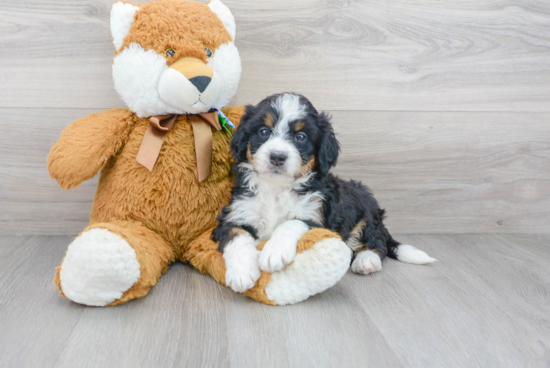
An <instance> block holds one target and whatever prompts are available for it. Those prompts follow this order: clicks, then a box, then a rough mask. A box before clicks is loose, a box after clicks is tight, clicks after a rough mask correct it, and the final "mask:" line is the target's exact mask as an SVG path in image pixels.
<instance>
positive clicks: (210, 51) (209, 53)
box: [204, 47, 214, 58]
mask: <svg viewBox="0 0 550 368" xmlns="http://www.w3.org/2000/svg"><path fill="white" fill-rule="evenodd" d="M204 51H205V52H206V55H207V56H208V57H209V58H211V57H212V55H214V53H213V52H212V50H211V49H209V48H208V47H205V48H204Z"/></svg>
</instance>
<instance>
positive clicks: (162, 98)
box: [113, 43, 241, 117]
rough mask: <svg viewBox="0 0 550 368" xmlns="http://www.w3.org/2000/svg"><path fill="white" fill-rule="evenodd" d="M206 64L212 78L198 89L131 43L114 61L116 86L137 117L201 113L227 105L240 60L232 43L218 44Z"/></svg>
mask: <svg viewBox="0 0 550 368" xmlns="http://www.w3.org/2000/svg"><path fill="white" fill-rule="evenodd" d="M207 65H208V66H209V67H211V68H212V69H213V70H214V77H213V78H212V81H211V82H210V84H209V85H208V87H207V88H206V89H205V90H204V92H202V93H201V92H199V90H198V89H197V88H196V87H195V86H194V85H193V84H191V82H189V80H187V78H185V77H184V76H183V74H181V73H179V72H177V71H176V70H174V69H171V68H169V67H168V65H166V59H165V58H164V57H163V56H162V55H159V54H157V53H156V52H155V51H153V50H147V51H146V50H144V49H143V47H141V45H139V44H137V43H132V44H130V46H129V47H127V48H125V49H124V50H123V51H122V52H121V53H120V54H118V55H117V56H116V57H115V59H114V62H113V81H114V83H115V89H116V91H117V92H118V94H119V95H120V97H121V98H122V99H123V100H124V102H125V103H126V105H127V106H128V107H129V108H130V110H132V111H133V112H134V113H136V115H137V116H139V117H149V116H153V115H166V114H185V113H192V114H196V113H201V112H206V111H208V110H210V109H211V108H222V107H224V106H226V105H227V104H228V103H229V101H230V100H231V98H232V97H233V95H234V94H235V92H236V90H237V87H238V85H239V79H240V76H241V61H240V58H239V52H238V51H237V48H236V47H235V45H234V44H233V43H227V44H224V45H222V46H220V47H219V48H218V49H217V50H216V51H215V53H214V55H213V57H212V58H210V59H209V60H208V62H207Z"/></svg>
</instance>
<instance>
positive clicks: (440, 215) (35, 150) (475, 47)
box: [0, 0, 550, 234]
mask: <svg viewBox="0 0 550 368" xmlns="http://www.w3.org/2000/svg"><path fill="white" fill-rule="evenodd" d="M112 3H113V0H94V1H92V0H55V1H53V0H51V1H38V0H19V1H17V0H3V1H2V2H1V3H0V121H2V125H1V126H0V234H21V233H25V234H76V233H78V232H79V231H80V230H81V229H82V228H83V227H84V226H85V224H86V222H87V218H88V214H89V211H90V208H91V201H92V199H93V195H94V190H95V184H96V181H95V180H92V181H90V182H87V183H84V184H83V185H82V187H81V188H79V189H78V190H72V191H62V190H61V189H59V188H58V187H57V184H56V183H55V182H52V181H50V180H49V177H48V174H47V171H46V164H45V160H46V156H47V153H48V151H49V148H50V147H51V142H54V141H56V140H57V138H58V137H59V134H60V132H61V130H62V129H63V128H64V127H65V126H67V125H68V124H69V123H70V122H71V121H72V120H74V119H76V118H78V117H82V116H84V115H86V114H89V113H91V112H95V111H100V110H103V109H106V108H110V107H122V106H123V103H122V102H121V101H120V99H119V98H118V96H117V95H116V93H115V91H114V88H113V85H112V81H111V75H110V73H111V71H110V69H111V59H112V55H113V47H112V44H111V38H110V31H109V10H110V7H111V5H112ZM225 3H226V4H227V5H228V6H229V7H230V8H231V9H232V11H233V13H234V15H235V17H236V19H237V27H238V29H237V40H236V41H237V46H238V47H239V49H240V51H241V57H242V60H243V77H242V81H241V84H240V87H239V91H238V94H237V95H236V96H235V98H234V100H233V103H235V104H246V103H256V102H258V101H259V100H260V99H261V98H263V97H265V96H267V95H269V94H271V93H276V92H282V91H295V92H299V93H303V94H305V95H306V96H307V97H309V98H310V99H311V100H312V101H313V103H314V104H315V105H316V106H317V107H318V109H320V110H327V111H329V112H331V113H332V114H333V116H334V123H335V129H336V131H337V133H338V134H339V138H340V141H341V143H342V147H343V153H342V156H341V160H340V162H339V165H338V167H337V169H336V172H337V173H338V174H341V175H343V176H345V177H353V178H356V179H360V180H363V181H364V182H365V183H366V184H368V185H369V186H370V187H371V188H372V189H373V191H374V193H375V194H376V196H377V197H378V199H379V201H380V202H381V204H382V205H383V206H384V207H386V209H387V210H388V213H389V218H388V222H387V223H388V227H389V228H390V230H392V231H395V232H401V233H445V232H458V233H460V232H550V226H548V224H550V121H549V120H550V3H549V2H548V1H542V0H541V1H534V0H533V1H522V2H515V1H511V0H500V1H496V0H493V1H490V0H478V1H471V0H456V1H452V2H439V1H422V2H417V1H412V0H396V1H391V2H380V1H374V0H365V1H350V0H304V1H291V0H280V1H268V0H262V1H236V0H225Z"/></svg>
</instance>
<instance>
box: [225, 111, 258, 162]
mask: <svg viewBox="0 0 550 368" xmlns="http://www.w3.org/2000/svg"><path fill="white" fill-rule="evenodd" d="M255 111H256V109H255V108H254V106H252V105H247V106H246V108H245V113H244V115H243V116H242V117H241V122H240V123H239V127H238V128H237V130H236V131H235V133H233V139H232V140H231V153H233V157H235V163H236V164H237V165H238V164H240V163H241V162H243V161H246V149H247V147H248V139H249V138H250V134H249V133H248V132H247V127H246V126H247V123H248V121H249V120H250V117H252V115H254V113H255Z"/></svg>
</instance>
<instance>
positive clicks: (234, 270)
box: [223, 236, 262, 293]
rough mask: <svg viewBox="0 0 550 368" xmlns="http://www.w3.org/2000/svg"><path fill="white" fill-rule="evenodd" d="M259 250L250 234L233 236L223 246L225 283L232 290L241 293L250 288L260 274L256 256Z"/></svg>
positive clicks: (257, 256) (258, 254)
mask: <svg viewBox="0 0 550 368" xmlns="http://www.w3.org/2000/svg"><path fill="white" fill-rule="evenodd" d="M259 256H260V252H259V251H258V250H257V249H256V244H255V242H254V240H253V239H252V238H251V237H250V236H240V237H237V238H235V239H234V240H233V241H231V242H230V243H229V244H227V245H226V246H225V249H224V252H223V258H224V260H225V268H226V271H225V284H226V285H227V286H229V287H230V288H231V289H233V291H236V292H238V293H243V292H245V291H246V290H248V289H250V288H252V287H253V286H254V284H256V281H258V279H259V278H260V276H261V274H262V273H261V271H260V267H259V266H258V258H259Z"/></svg>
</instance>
